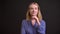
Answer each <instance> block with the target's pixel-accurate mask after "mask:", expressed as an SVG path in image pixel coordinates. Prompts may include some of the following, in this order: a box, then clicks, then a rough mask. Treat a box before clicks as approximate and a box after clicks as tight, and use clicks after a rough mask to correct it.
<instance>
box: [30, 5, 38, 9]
mask: <svg viewBox="0 0 60 34" xmlns="http://www.w3.org/2000/svg"><path fill="white" fill-rule="evenodd" d="M29 8H38V5H37V4H30V5H29Z"/></svg>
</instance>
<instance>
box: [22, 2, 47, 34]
mask: <svg viewBox="0 0 60 34" xmlns="http://www.w3.org/2000/svg"><path fill="white" fill-rule="evenodd" d="M45 28H46V25H45V21H44V20H43V19H42V15H41V11H40V7H39V5H38V4H37V3H36V2H32V3H31V4H29V6H28V10H27V14H26V19H24V20H23V21H22V27H21V34H45Z"/></svg>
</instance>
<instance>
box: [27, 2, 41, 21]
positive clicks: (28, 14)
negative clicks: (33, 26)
mask: <svg viewBox="0 0 60 34" xmlns="http://www.w3.org/2000/svg"><path fill="white" fill-rule="evenodd" d="M31 4H36V5H37V6H38V13H37V17H38V19H39V21H41V20H42V15H41V11H40V7H39V5H38V4H37V3H36V2H32V3H30V4H29V6H30V5H31ZM29 6H28V10H27V13H26V20H28V21H29V20H30V19H31V16H30V12H29Z"/></svg>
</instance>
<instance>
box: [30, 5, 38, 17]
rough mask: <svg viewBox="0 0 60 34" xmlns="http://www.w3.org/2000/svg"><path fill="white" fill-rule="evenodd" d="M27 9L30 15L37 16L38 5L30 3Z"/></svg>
mask: <svg viewBox="0 0 60 34" xmlns="http://www.w3.org/2000/svg"><path fill="white" fill-rule="evenodd" d="M29 11H30V15H31V16H37V13H38V6H37V5H36V4H31V5H30V6H29Z"/></svg>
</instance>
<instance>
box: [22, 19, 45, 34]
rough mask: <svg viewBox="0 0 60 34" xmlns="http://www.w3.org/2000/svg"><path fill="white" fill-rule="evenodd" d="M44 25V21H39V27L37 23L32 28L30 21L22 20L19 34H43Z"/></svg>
mask: <svg viewBox="0 0 60 34" xmlns="http://www.w3.org/2000/svg"><path fill="white" fill-rule="evenodd" d="M45 30H46V24H45V21H44V20H41V21H40V25H38V24H37V23H35V24H34V26H32V23H31V20H30V21H27V20H22V26H21V34H45Z"/></svg>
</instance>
